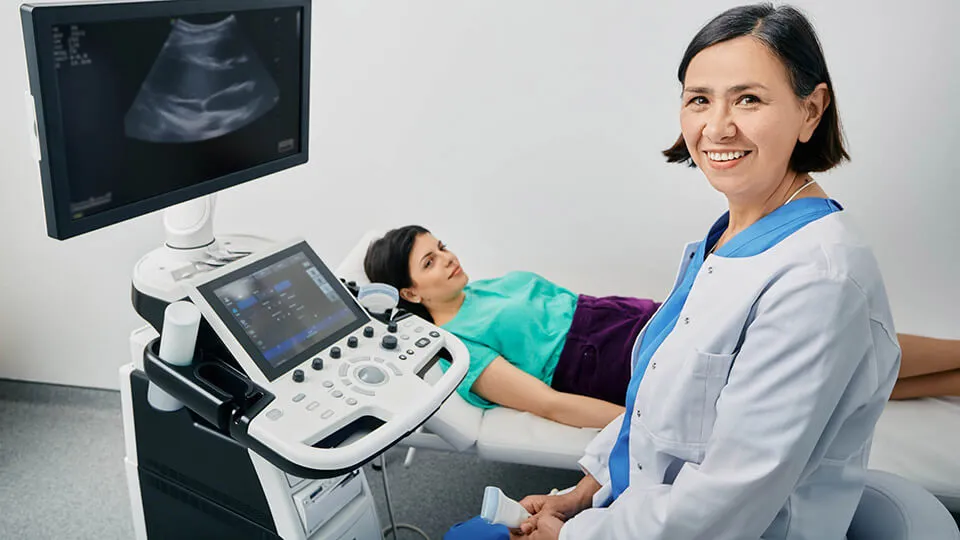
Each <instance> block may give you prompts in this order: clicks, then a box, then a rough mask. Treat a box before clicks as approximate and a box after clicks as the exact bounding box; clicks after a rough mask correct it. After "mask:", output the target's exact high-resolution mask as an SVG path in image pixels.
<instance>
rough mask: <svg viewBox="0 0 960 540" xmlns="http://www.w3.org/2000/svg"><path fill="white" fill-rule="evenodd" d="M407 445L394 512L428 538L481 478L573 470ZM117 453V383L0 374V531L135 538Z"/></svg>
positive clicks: (396, 459)
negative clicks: (23, 379) (112, 388)
mask: <svg viewBox="0 0 960 540" xmlns="http://www.w3.org/2000/svg"><path fill="white" fill-rule="evenodd" d="M404 453H405V451H404V450H402V449H395V450H391V451H389V452H388V453H387V470H388V473H389V481H390V491H391V494H392V500H393V510H394V516H395V518H396V520H397V521H398V522H403V523H410V524H412V525H416V526H418V527H420V528H421V529H423V530H424V531H425V532H427V534H429V535H430V537H431V538H433V539H434V540H439V539H440V538H441V537H442V536H443V533H444V531H446V530H447V529H448V528H449V527H450V526H451V525H452V524H454V523H457V522H459V521H462V520H464V519H468V518H470V517H471V516H474V515H476V514H477V512H479V509H480V499H481V496H482V493H483V488H484V486H486V485H487V484H491V483H493V484H496V485H499V486H500V487H501V488H502V489H503V490H504V491H505V492H506V493H507V494H508V495H510V496H513V497H520V496H523V495H525V494H528V493H543V492H548V491H549V490H550V489H552V488H554V487H557V488H562V487H566V486H569V485H572V484H573V483H575V482H576V481H577V480H578V479H579V474H577V473H575V472H572V471H557V470H552V469H544V468H539V467H525V466H519V465H506V464H501V463H491V462H488V461H481V460H479V459H476V458H475V457H471V456H464V455H457V454H449V453H444V452H428V451H418V453H417V456H416V459H415V461H414V463H413V465H411V467H410V468H403V467H402V465H401V462H402V460H403V457H404ZM122 463H123V428H122V421H121V416H120V395H119V393H116V392H107V391H102V390H89V389H80V388H70V387H60V386H50V385H41V384H30V383H20V382H11V381H3V380H0V538H2V539H17V540H32V539H38V540H39V539H47V538H58V539H59V538H70V539H78V540H79V539H87V538H90V539H97V540H101V539H102V540H108V539H124V540H126V539H130V538H132V537H133V527H132V523H131V517H130V502H129V500H128V498H127V488H126V479H125V477H124V471H123V466H122ZM366 472H367V478H368V480H369V481H370V485H371V489H372V490H373V491H374V495H375V497H376V500H377V508H378V512H379V514H380V519H381V521H383V522H384V525H386V524H387V510H386V504H385V502H384V497H383V484H382V476H381V475H380V473H378V472H375V471H373V470H371V468H370V467H369V466H367V467H366ZM414 538H419V536H417V535H416V534H414V533H410V532H408V531H404V530H401V531H400V534H399V535H398V540H407V539H414Z"/></svg>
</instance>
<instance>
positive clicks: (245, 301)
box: [204, 251, 366, 378]
mask: <svg viewBox="0 0 960 540" xmlns="http://www.w3.org/2000/svg"><path fill="white" fill-rule="evenodd" d="M271 259H274V258H271ZM261 263H265V264H260V263H257V264H254V265H251V267H247V268H244V269H241V270H240V271H238V272H234V273H233V274H229V275H227V276H225V277H224V278H221V279H218V280H217V281H215V282H212V283H210V284H208V285H207V286H205V287H204V289H206V292H205V294H204V296H206V297H207V300H208V301H209V302H211V303H213V304H214V309H215V310H216V311H217V312H218V313H219V314H221V316H222V317H223V318H224V319H226V320H225V322H226V323H227V326H228V327H230V328H232V329H233V331H234V334H235V335H237V334H241V335H237V337H238V340H239V341H240V342H241V344H244V345H245V348H246V349H247V350H248V352H249V353H250V354H251V356H252V357H253V358H254V361H256V362H257V363H258V364H260V367H261V368H262V369H263V370H264V372H265V373H266V374H267V375H268V376H269V377H270V378H275V376H276V375H279V374H280V373H282V372H285V371H286V369H288V368H289V367H292V364H294V363H299V361H297V362H291V366H286V367H285V366H284V364H285V363H287V362H290V361H291V360H293V359H295V358H296V357H297V355H299V354H300V353H302V352H304V351H308V350H314V351H317V350H321V349H324V348H326V347H328V346H330V345H331V344H333V342H335V341H336V340H338V339H340V338H341V337H342V336H343V335H345V334H346V333H348V332H350V331H352V330H353V329H356V328H358V327H359V326H360V325H362V324H363V323H364V322H366V318H365V317H364V316H363V312H362V311H360V310H359V308H358V307H357V306H356V304H354V303H353V302H350V303H349V304H348V303H347V302H345V301H344V299H343V298H341V297H340V292H341V291H343V288H342V287H341V286H340V285H339V283H336V284H332V283H331V280H332V279H333V277H332V276H331V275H330V274H329V271H327V270H326V268H322V267H320V266H319V265H318V264H315V263H314V261H313V260H312V259H311V257H308V256H307V254H306V253H304V252H303V251H294V252H293V253H292V254H289V253H288V254H286V255H285V256H281V258H280V259H279V260H276V259H274V260H270V259H265V260H264V261H261ZM211 297H212V298H211ZM244 342H246V343H244ZM251 349H252V350H251Z"/></svg>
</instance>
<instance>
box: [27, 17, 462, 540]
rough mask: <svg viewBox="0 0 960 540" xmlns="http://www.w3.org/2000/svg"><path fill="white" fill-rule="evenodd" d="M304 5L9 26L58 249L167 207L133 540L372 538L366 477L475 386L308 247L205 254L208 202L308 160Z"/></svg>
mask: <svg viewBox="0 0 960 540" xmlns="http://www.w3.org/2000/svg"><path fill="white" fill-rule="evenodd" d="M310 7H311V5H310V0H165V1H146V2H113V3H107V2H86V3H64V4H55V3H37V4H24V5H22V6H21V8H20V13H21V22H22V28H23V35H24V44H25V47H26V55H27V67H28V72H29V82H30V89H29V91H28V92H27V95H26V97H27V105H28V110H29V111H30V113H31V115H34V116H33V120H34V122H33V125H32V133H31V137H32V141H33V142H34V152H35V157H36V158H37V160H38V162H39V168H40V178H41V180H42V185H43V200H44V210H45V213H46V223H47V232H48V234H49V236H51V237H53V238H57V239H60V240H65V239H68V238H71V237H74V236H77V235H81V234H86V233H90V232H93V231H95V230H97V229H100V228H103V227H106V226H109V225H113V224H116V223H119V222H122V221H125V220H128V219H131V218H134V217H137V216H141V215H144V214H146V213H149V212H153V211H156V210H161V209H164V216H163V223H164V228H165V234H166V237H165V242H164V245H163V246H161V247H160V248H158V249H156V250H154V251H152V252H150V253H148V254H146V255H145V256H144V257H143V258H142V259H141V260H140V261H139V262H138V263H137V264H136V266H135V268H134V272H133V286H132V301H133V306H134V308H135V309H136V311H137V313H138V314H140V316H141V317H143V319H144V320H145V321H146V322H147V323H148V324H147V325H146V326H144V327H142V328H140V329H137V330H135V331H133V332H132V334H131V336H130V345H131V355H132V361H131V363H129V364H128V365H125V366H123V367H122V368H121V370H120V389H121V400H122V410H123V428H124V439H125V452H126V457H125V466H126V473H127V483H128V487H129V493H130V502H131V507H132V511H133V517H134V520H133V521H134V528H135V531H136V537H137V538H140V539H143V538H150V539H165V538H177V539H183V538H202V539H215V538H232V539H259V538H263V539H267V538H284V539H318V538H324V539H332V540H340V539H344V540H366V539H380V538H382V537H383V535H382V533H381V527H380V521H379V518H378V516H377V512H376V508H375V506H374V503H373V498H372V496H371V492H370V487H369V485H368V482H367V480H366V478H365V476H364V474H363V469H362V468H361V466H362V465H364V464H365V463H367V462H369V461H370V460H372V459H373V458H375V457H377V456H379V455H380V454H382V453H383V452H384V451H386V449H388V448H390V447H391V446H393V445H394V444H396V443H397V442H398V441H400V440H401V439H403V438H404V437H406V436H407V435H409V434H410V433H412V432H414V431H415V430H417V429H418V428H419V427H420V426H422V425H423V424H424V423H425V422H426V421H427V420H428V419H429V418H430V416H431V415H432V414H433V413H435V412H436V411H437V409H439V408H440V406H441V405H442V404H443V403H444V401H445V400H446V399H447V398H449V397H450V396H451V394H453V392H454V391H455V389H456V386H457V385H458V384H459V383H460V382H461V381H462V380H463V378H464V376H465V375H466V371H467V365H468V363H469V356H468V354H467V352H466V349H465V347H464V346H463V344H462V343H460V342H459V341H458V340H457V339H456V338H455V337H453V336H452V335H450V334H449V333H447V332H445V331H444V330H443V329H441V328H438V327H435V326H433V325H432V324H430V323H428V322H427V321H425V320H423V319H420V318H418V317H416V316H413V315H410V314H406V313H403V312H398V311H396V310H387V311H386V312H384V313H380V312H376V313H374V312H373V311H372V310H368V309H366V308H365V307H364V306H363V305H361V303H360V301H358V299H357V295H358V292H359V291H358V289H357V287H356V286H355V284H353V283H349V282H344V281H343V280H341V279H339V278H338V277H337V276H335V275H334V274H333V273H332V272H331V271H330V269H329V268H328V267H327V265H326V264H324V261H323V260H322V259H321V258H320V257H319V256H318V255H317V254H316V253H315V252H314V250H313V249H312V248H311V247H310V245H308V244H307V243H306V242H305V241H303V240H296V239H294V240H290V241H287V242H280V243H278V242H274V241H271V240H268V239H265V238H260V237H257V236H251V235H233V236H229V235H226V236H215V235H214V234H213V225H212V218H213V211H214V202H215V201H214V194H215V193H216V192H217V191H219V190H223V189H226V188H229V187H231V186H234V185H237V184H240V183H243V182H247V181H250V180H253V179H256V178H260V177H263V176H266V175H269V174H272V173H275V172H278V171H281V170H284V169H287V168H291V167H295V166H298V165H302V164H304V163H306V162H307V148H308V121H307V119H308V105H309V73H310V69H309V67H310V13H311V11H310ZM191 314H192V315H194V316H195V317H196V318H195V320H194V321H193V326H192V329H193V330H192V332H193V333H192V334H190V330H189V329H190V328H191V327H190V321H189V319H190V317H191ZM184 320H187V322H186V323H184ZM178 325H179V326H178ZM184 328H186V329H187V330H184ZM184 336H186V337H184ZM177 340H179V341H177ZM184 340H186V341H184ZM171 344H179V345H178V346H180V347H181V349H183V350H184V351H185V352H186V354H185V357H184V358H185V360H184V359H180V360H177V361H174V360H173V356H172V353H170V352H169V351H171V350H174V349H172V348H171V347H174V345H171ZM183 347H186V348H185V349H184V348H183ZM174 348H175V347H174ZM165 351H167V352H165Z"/></svg>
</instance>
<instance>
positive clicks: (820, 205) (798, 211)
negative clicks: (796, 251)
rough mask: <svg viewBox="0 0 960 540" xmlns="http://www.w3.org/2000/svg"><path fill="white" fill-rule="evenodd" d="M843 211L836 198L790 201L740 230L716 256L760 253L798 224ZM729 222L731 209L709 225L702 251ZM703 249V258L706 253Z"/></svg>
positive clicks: (707, 248) (707, 249) (733, 256)
mask: <svg viewBox="0 0 960 540" xmlns="http://www.w3.org/2000/svg"><path fill="white" fill-rule="evenodd" d="M840 210H843V207H842V206H840V203H838V202H837V201H834V200H833V199H822V198H819V197H809V198H805V199H797V200H795V201H791V202H789V203H787V204H785V205H783V206H781V207H780V208H777V209H776V210H774V211H773V212H770V213H769V214H767V215H765V216H763V217H762V218H760V220H759V221H757V222H756V223H754V224H753V225H751V226H749V227H747V228H746V229H745V230H743V231H740V232H739V233H737V235H736V236H734V237H733V238H731V239H730V240H728V241H727V243H726V244H724V245H722V246H720V249H718V250H717V251H715V252H714V255H717V256H718V257H729V258H739V257H753V256H754V255H759V254H761V253H763V252H764V251H766V250H767V249H769V248H771V247H773V246H775V245H777V244H778V243H779V242H780V241H781V240H783V239H784V238H786V237H787V236H790V235H791V234H793V233H794V232H795V231H796V230H797V228H798V227H797V225H800V226H802V225H801V224H804V225H805V224H806V223H810V222H811V221H815V220H816V219H819V218H821V217H823V216H826V215H828V214H832V213H834V212H837V211H840ZM729 224H730V212H729V211H728V212H725V213H724V214H723V215H722V216H720V219H718V220H717V221H716V223H714V224H713V227H711V228H710V232H709V233H707V237H706V239H705V240H704V243H703V245H704V247H703V250H702V252H706V251H709V249H710V248H711V247H713V246H714V244H716V243H717V240H719V239H720V235H722V234H723V232H724V231H725V230H727V226H728V225H729ZM702 252H701V254H700V256H701V257H703V256H704V255H703V253H702ZM701 260H703V259H701Z"/></svg>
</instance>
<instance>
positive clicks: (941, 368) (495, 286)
mask: <svg viewBox="0 0 960 540" xmlns="http://www.w3.org/2000/svg"><path fill="white" fill-rule="evenodd" d="M364 270H365V272H366V274H367V277H368V278H370V280H371V281H373V282H377V283H386V284H388V285H391V286H393V287H395V288H396V289H397V290H398V291H399V292H400V307H402V308H403V309H406V310H407V311H410V312H412V313H415V314H417V315H419V316H420V317H423V318H424V319H426V320H428V321H432V322H433V323H434V324H436V325H437V326H441V327H443V328H444V329H445V330H447V331H449V332H450V333H452V334H454V335H456V336H457V337H458V338H460V340H461V341H463V343H464V345H466V347H467V350H468V351H469V353H470V370H469V371H468V373H467V376H466V378H465V379H464V380H463V382H462V383H461V384H460V386H459V387H458V388H457V392H458V393H459V394H460V395H461V396H462V397H463V398H464V399H465V400H466V401H467V402H468V403H470V404H472V405H475V406H477V407H481V408H492V407H495V406H496V405H502V406H505V407H510V408H513V409H517V410H520V411H525V412H530V413H532V414H535V415H538V416H542V417H544V418H547V419H549V420H553V421H555V422H559V423H562V424H567V425H570V426H575V427H596V428H602V427H604V426H606V425H607V424H609V423H610V422H611V421H612V420H613V419H614V418H616V417H617V416H618V415H619V414H620V413H622V412H623V404H624V401H625V398H626V391H627V385H628V384H629V382H630V375H631V361H632V349H633V345H634V341H635V340H636V338H637V336H638V335H639V333H640V331H641V330H642V329H643V326H644V325H645V324H646V323H647V321H648V320H649V319H650V317H651V316H652V315H653V313H654V312H655V311H656V309H657V308H658V307H659V303H657V302H655V301H653V300H647V299H640V298H625V297H620V296H606V297H594V296H588V295H577V294H574V293H573V292H571V291H569V290H567V289H565V288H563V287H560V286H558V285H556V284H554V283H551V282H550V281H548V280H546V279H544V278H543V277H541V276H539V275H537V274H534V273H531V272H510V273H508V274H506V275H504V276H502V277H499V278H493V279H485V280H479V281H475V282H472V283H470V282H469V278H468V277H467V274H466V272H464V270H463V268H462V267H461V266H460V261H459V260H458V259H457V257H456V255H454V254H453V253H452V252H451V251H450V250H448V249H447V247H446V246H445V245H444V244H443V242H440V241H439V240H437V239H436V238H435V237H434V236H433V235H432V234H431V233H430V232H429V231H428V230H427V229H425V228H423V227H420V226H418V225H409V226H405V227H400V228H398V229H394V230H392V231H390V232H388V233H386V234H385V235H384V236H383V237H382V238H380V239H378V240H376V241H375V242H373V243H372V244H371V245H370V247H369V249H368V250H367V253H366V257H365V258H364ZM898 337H899V340H900V346H901V349H902V359H901V368H900V378H899V380H898V381H897V384H896V386H895V387H894V390H893V395H892V396H891V398H892V399H908V398H916V397H924V396H938V395H960V340H940V339H933V338H926V337H920V336H912V335H905V334H900V335H899V336H898Z"/></svg>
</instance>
